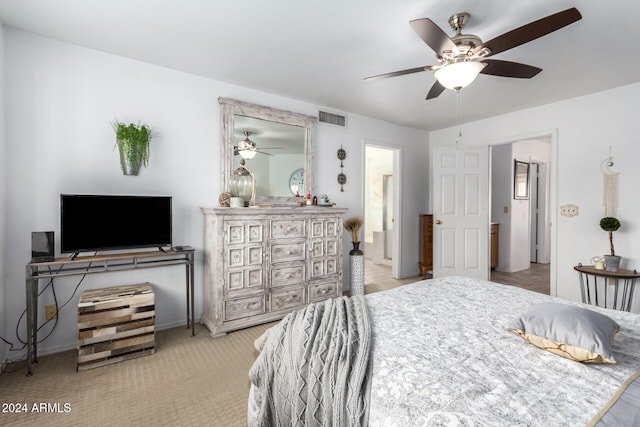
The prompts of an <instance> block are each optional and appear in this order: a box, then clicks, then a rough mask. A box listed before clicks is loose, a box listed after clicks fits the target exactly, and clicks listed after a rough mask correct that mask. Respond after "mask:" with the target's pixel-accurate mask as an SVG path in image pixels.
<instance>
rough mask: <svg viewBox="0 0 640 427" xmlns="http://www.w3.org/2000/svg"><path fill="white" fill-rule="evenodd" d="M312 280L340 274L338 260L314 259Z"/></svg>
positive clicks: (311, 263) (312, 261)
mask: <svg viewBox="0 0 640 427" xmlns="http://www.w3.org/2000/svg"><path fill="white" fill-rule="evenodd" d="M310 265H311V274H310V277H311V278H312V279H317V278H319V277H322V276H328V275H331V274H335V273H337V272H338V260H337V259H336V258H323V259H312V260H311V262H310Z"/></svg>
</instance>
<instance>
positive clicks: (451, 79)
mask: <svg viewBox="0 0 640 427" xmlns="http://www.w3.org/2000/svg"><path fill="white" fill-rule="evenodd" d="M469 17H470V15H469V14H468V13H458V14H455V15H453V16H451V18H449V25H450V26H451V28H452V29H453V30H454V31H455V32H456V34H455V36H453V37H451V38H450V37H449V36H447V34H446V33H445V32H444V31H443V30H442V29H441V28H440V27H438V26H437V25H436V24H435V23H434V22H433V21H432V20H430V19H429V18H422V19H415V20H413V21H411V22H409V24H410V25H411V27H413V29H414V30H415V32H416V33H418V36H419V37H420V38H421V39H422V40H423V41H424V42H425V43H426V44H427V45H428V46H429V47H430V48H431V49H433V50H434V51H435V52H436V54H437V55H436V59H437V61H438V63H439V64H437V65H425V66H423V67H416V68H410V69H407V70H401V71H394V72H392V73H385V74H379V75H377V76H371V77H367V78H365V80H374V79H381V78H388V77H397V76H403V75H405V74H412V73H419V72H422V71H432V70H433V71H435V74H434V76H435V78H436V82H435V83H434V84H433V86H432V87H431V89H430V90H429V93H428V94H427V98H426V99H433V98H436V97H437V96H439V95H440V94H441V93H442V92H444V90H445V89H453V90H456V91H458V90H460V89H461V88H463V87H465V86H467V85H468V84H470V83H471V82H472V81H473V80H474V79H475V78H476V77H477V76H478V74H479V73H480V74H489V75H493V76H501V77H515V78H525V79H530V78H531V77H533V76H535V75H536V74H538V73H539V72H540V71H542V69H541V68H538V67H534V66H531V65H526V64H521V63H518V62H511V61H502V60H499V59H488V58H489V57H490V56H493V55H496V54H498V53H500V52H504V51H505V50H508V49H512V48H514V47H516V46H520V45H522V44H525V43H528V42H530V41H532V40H535V39H537V38H539V37H542V36H545V35H547V34H549V33H552V32H554V31H556V30H559V29H560V28H562V27H565V26H567V25H569V24H572V23H574V22H576V21H578V20H580V19H582V15H581V14H580V12H579V11H578V9H576V8H575V7H572V8H570V9H566V10H563V11H561V12H557V13H554V14H553V15H549V16H546V17H544V18H541V19H538V20H537V21H533V22H530V23H528V24H526V25H523V26H521V27H518V28H516V29H514V30H511V31H509V32H507V33H504V34H502V35H500V36H497V37H495V38H493V39H491V40H489V41H487V42H482V40H481V39H480V38H479V37H478V36H475V35H472V34H462V29H463V28H464V26H465V25H466V23H467V22H468V20H469Z"/></svg>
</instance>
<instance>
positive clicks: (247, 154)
mask: <svg viewBox="0 0 640 427" xmlns="http://www.w3.org/2000/svg"><path fill="white" fill-rule="evenodd" d="M243 133H244V136H245V138H244V139H243V140H242V141H238V145H236V146H234V147H233V155H234V156H237V155H238V154H239V155H241V156H242V157H244V158H245V159H253V158H254V157H255V155H256V153H260V154H266V155H267V156H273V154H271V153H266V152H264V151H260V150H258V148H257V145H256V143H255V142H253V141H252V140H250V139H249V136H250V135H251V134H252V133H253V132H251V131H249V130H245V131H244V132H243ZM281 148H282V147H269V148H262V149H261V150H279V149H281Z"/></svg>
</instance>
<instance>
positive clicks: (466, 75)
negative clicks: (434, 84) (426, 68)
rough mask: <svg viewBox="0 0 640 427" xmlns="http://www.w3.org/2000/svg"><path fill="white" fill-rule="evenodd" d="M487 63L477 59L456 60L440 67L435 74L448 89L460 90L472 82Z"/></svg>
mask: <svg viewBox="0 0 640 427" xmlns="http://www.w3.org/2000/svg"><path fill="white" fill-rule="evenodd" d="M485 65H486V64H483V63H482V62H477V61H464V62H455V63H453V64H448V65H445V66H444V67H442V68H439V69H438V70H436V72H435V74H434V76H435V78H436V79H437V80H438V82H440V84H441V85H442V86H444V87H446V88H447V89H452V90H459V89H462V88H463V87H466V86H468V85H469V84H471V82H473V81H474V80H475V79H476V77H478V74H480V71H482V69H483V68H484V66H485Z"/></svg>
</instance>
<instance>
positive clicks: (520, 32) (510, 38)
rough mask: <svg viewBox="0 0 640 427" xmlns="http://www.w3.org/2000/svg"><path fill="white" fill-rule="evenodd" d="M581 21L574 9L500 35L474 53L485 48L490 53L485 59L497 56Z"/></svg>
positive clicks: (580, 16)
mask: <svg viewBox="0 0 640 427" xmlns="http://www.w3.org/2000/svg"><path fill="white" fill-rule="evenodd" d="M580 19H582V15H581V14H580V12H579V11H578V9H576V8H575V7H572V8H570V9H566V10H563V11H562V12H558V13H554V14H553V15H549V16H547V17H544V18H541V19H538V20H537V21H533V22H530V23H528V24H526V25H523V26H522V27H518V28H516V29H514V30H511V31H509V32H507V33H504V34H502V35H499V36H497V37H495V38H493V39H491V40H489V41H487V42H485V43H483V44H481V45H480V46H478V47H476V48H475V49H474V52H480V51H481V50H482V49H483V48H487V49H489V51H490V52H489V54H488V55H485V57H488V56H491V55H495V54H497V53H500V52H504V51H505V50H508V49H511V48H514V47H516V46H520V45H521V44H525V43H527V42H530V41H532V40H535V39H537V38H539V37H542V36H545V35H547V34H549V33H552V32H554V31H556V30H559V29H560V28H562V27H565V26H567V25H569V24H573V23H574V22H576V21H578V20H580Z"/></svg>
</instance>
